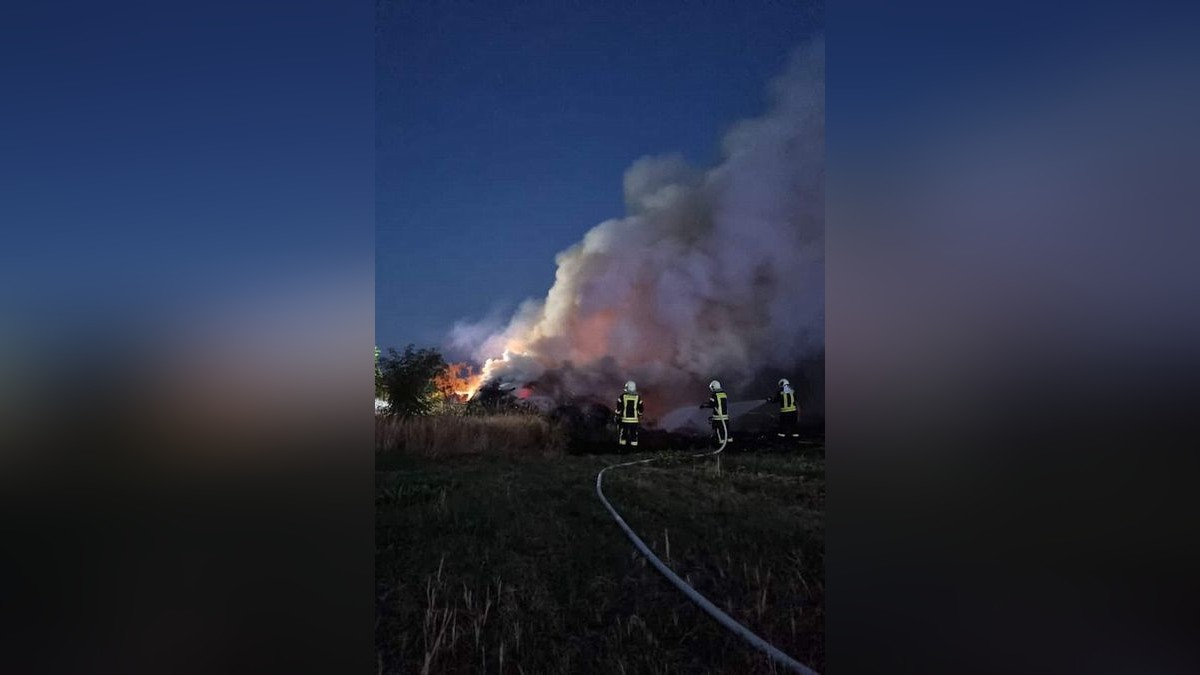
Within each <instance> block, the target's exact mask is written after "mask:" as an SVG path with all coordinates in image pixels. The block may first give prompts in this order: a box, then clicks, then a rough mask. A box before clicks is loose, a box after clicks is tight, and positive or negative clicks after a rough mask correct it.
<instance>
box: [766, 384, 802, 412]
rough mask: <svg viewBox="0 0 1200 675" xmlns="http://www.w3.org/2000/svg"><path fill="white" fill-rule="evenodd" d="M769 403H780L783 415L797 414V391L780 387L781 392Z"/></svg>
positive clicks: (770, 399)
mask: <svg viewBox="0 0 1200 675" xmlns="http://www.w3.org/2000/svg"><path fill="white" fill-rule="evenodd" d="M767 401H768V402H769V403H778V404H779V412H781V413H787V412H796V391H795V390H794V389H792V388H791V387H780V389H779V391H778V392H776V393H775V395H774V396H772V397H771V398H768V399H767Z"/></svg>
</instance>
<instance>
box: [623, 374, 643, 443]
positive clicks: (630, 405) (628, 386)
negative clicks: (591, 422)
mask: <svg viewBox="0 0 1200 675" xmlns="http://www.w3.org/2000/svg"><path fill="white" fill-rule="evenodd" d="M645 411H646V405H645V403H644V402H643V401H642V397H641V396H639V395H638V393H637V384H636V383H634V381H633V380H630V381H628V382H626V383H625V393H623V394H621V398H618V399H617V410H616V418H617V424H618V427H617V442H618V443H620V444H621V445H625V444H626V442H628V443H629V445H632V446H633V447H635V448H636V447H637V444H638V425H639V424H640V423H641V421H642V413H644V412H645Z"/></svg>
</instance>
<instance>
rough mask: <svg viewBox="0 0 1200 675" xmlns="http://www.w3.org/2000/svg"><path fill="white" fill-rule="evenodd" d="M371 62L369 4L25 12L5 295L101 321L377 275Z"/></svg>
mask: <svg viewBox="0 0 1200 675" xmlns="http://www.w3.org/2000/svg"><path fill="white" fill-rule="evenodd" d="M372 54H373V46H372V8H371V7H370V6H369V5H367V4H365V3H352V4H347V3H344V2H337V1H335V0H321V1H314V2H305V3H295V2H282V1H280V0H266V1H262V2H252V3H247V2H234V1H232V0H214V1H212V2H203V3H189V4H180V3H155V2H116V3H111V2H105V3H71V2H68V3H6V5H5V8H4V10H3V11H2V13H0V229H2V231H3V233H4V235H3V236H4V238H3V241H2V244H0V270H2V271H0V280H3V281H4V283H3V284H2V286H3V288H4V290H3V291H0V304H2V305H3V306H4V307H5V308H6V309H8V308H14V309H18V310H19V311H21V312H22V315H23V317H24V318H25V319H30V318H31V315H33V314H36V315H37V318H39V319H40V318H47V319H51V320H53V321H56V322H63V321H65V322H73V323H75V324H80V325H84V326H86V327H87V328H89V329H93V328H96V326H97V322H98V321H101V322H109V321H115V320H116V319H115V317H117V316H118V315H121V314H135V315H138V316H143V317H157V316H159V314H158V313H159V312H186V311H189V308H190V307H191V306H192V305H190V304H189V303H190V302H191V301H195V300H198V299H202V300H206V301H208V300H211V301H214V302H221V301H223V299H228V298H233V299H238V298H244V297H252V296H253V294H254V293H255V292H256V291H258V290H259V289H260V288H265V287H268V286H278V287H283V288H286V287H287V286H288V285H290V284H295V283H296V282H297V280H304V279H314V278H315V279H319V278H320V277H321V274H323V273H326V272H328V271H329V270H331V269H343V268H345V269H348V268H350V267H352V266H354V265H355V264H359V265H361V266H363V267H366V269H369V267H367V266H368V265H369V264H370V257H371V246H372V233H373V230H372V227H371V225H372V222H373V214H372V192H373V190H372V188H373V185H372V166H373V147H372V133H373V129H372V109H373V95H372V94H373V71H372V60H373V58H372ZM23 322H24V321H23ZM10 325H12V324H10ZM60 333H61V334H62V335H66V336H68V337H69V336H72V335H78V333H79V329H78V327H75V328H71V329H69V330H64V331H60Z"/></svg>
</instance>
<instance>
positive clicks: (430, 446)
mask: <svg viewBox="0 0 1200 675" xmlns="http://www.w3.org/2000/svg"><path fill="white" fill-rule="evenodd" d="M566 447H567V434H566V432H565V431H564V430H563V428H562V427H561V426H560V425H558V424H555V423H552V422H550V421H549V420H547V419H545V418H543V417H540V416H537V415H528V414H512V415H481V416H464V415H428V416H423V417H392V416H387V415H384V416H380V417H376V418H375V452H376V454H403V455H409V456H414V457H426V458H438V457H446V456H459V455H462V456H467V455H491V456H506V457H513V456H542V457H553V456H559V455H561V454H562V453H563V451H564V450H565V449H566Z"/></svg>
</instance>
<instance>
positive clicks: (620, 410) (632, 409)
mask: <svg viewBox="0 0 1200 675" xmlns="http://www.w3.org/2000/svg"><path fill="white" fill-rule="evenodd" d="M645 411H646V405H645V403H644V402H643V401H642V397H641V396H638V395H637V394H628V393H626V394H621V398H619V399H617V411H616V413H617V418H618V419H620V420H621V421H622V422H633V423H636V422H640V421H641V420H642V413H644V412H645Z"/></svg>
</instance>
